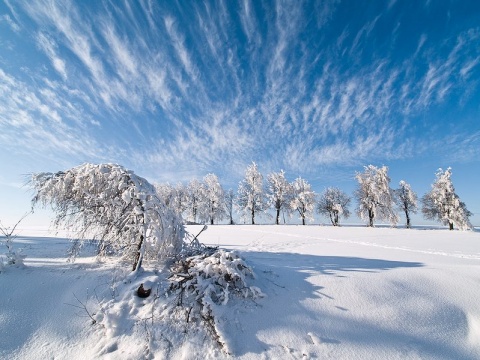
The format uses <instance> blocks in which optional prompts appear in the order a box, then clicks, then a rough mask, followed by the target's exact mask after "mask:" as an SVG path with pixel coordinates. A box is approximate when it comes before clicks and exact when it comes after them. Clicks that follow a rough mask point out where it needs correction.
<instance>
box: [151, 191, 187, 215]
mask: <svg viewBox="0 0 480 360" xmlns="http://www.w3.org/2000/svg"><path fill="white" fill-rule="evenodd" d="M155 190H156V192H157V194H158V196H159V198H160V199H161V200H163V202H164V203H165V205H166V206H167V207H168V208H170V209H172V210H173V211H175V213H177V215H178V216H180V217H182V216H183V213H184V212H185V210H187V189H186V188H185V186H184V185H183V184H181V183H179V184H177V185H176V186H172V185H170V184H168V183H167V184H155Z"/></svg>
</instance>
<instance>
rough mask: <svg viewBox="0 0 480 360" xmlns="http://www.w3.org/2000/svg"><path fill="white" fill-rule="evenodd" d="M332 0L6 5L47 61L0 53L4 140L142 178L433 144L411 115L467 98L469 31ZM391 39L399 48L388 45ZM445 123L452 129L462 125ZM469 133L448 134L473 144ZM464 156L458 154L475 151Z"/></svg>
mask: <svg viewBox="0 0 480 360" xmlns="http://www.w3.org/2000/svg"><path fill="white" fill-rule="evenodd" d="M345 6H346V5H345V4H343V3H339V2H338V1H327V2H311V1H305V2H302V4H301V5H299V3H298V2H296V1H280V0H279V1H268V2H265V3H258V2H255V1H249V0H245V1H242V2H239V3H236V2H228V1H219V2H210V1H206V2H205V3H199V2H198V3H194V4H191V6H190V5H186V4H184V3H182V2H177V3H160V4H159V3H156V2H151V1H141V2H139V3H111V2H98V3H96V4H95V5H90V6H86V5H85V4H82V3H76V2H71V1H66V2H62V3H58V2H55V1H51V0H41V1H40V0H39V1H33V2H30V1H23V2H18V3H14V4H10V8H9V9H10V12H11V13H10V14H3V15H2V17H1V19H3V20H4V21H3V22H4V23H5V24H7V26H9V27H10V28H11V29H12V31H14V32H18V33H19V36H20V35H21V36H23V39H24V41H26V42H28V41H30V43H33V44H35V47H36V49H37V50H38V51H40V52H41V53H42V54H43V55H44V56H43V58H45V56H46V58H45V59H46V60H47V61H45V62H43V63H39V64H37V65H35V66H36V68H41V69H43V70H42V71H40V72H35V71H33V70H32V69H31V68H32V65H31V64H25V65H24V68H25V69H27V70H26V71H24V72H23V73H22V72H19V73H16V72H15V71H13V70H12V67H11V66H7V65H8V64H7V65H6V62H5V61H4V62H3V63H0V71H1V72H0V86H1V88H0V89H1V92H2V100H0V126H1V127H2V130H3V134H2V135H0V141H1V144H4V145H5V144H8V145H11V144H12V142H14V144H15V147H16V148H21V149H24V150H23V151H27V152H28V151H32V150H33V149H34V148H41V149H43V151H42V152H43V153H44V154H45V156H46V157H48V156H50V155H48V154H54V153H55V154H58V156H65V157H71V156H73V158H75V159H109V158H114V159H115V161H119V162H123V163H126V164H127V165H131V166H134V167H137V166H138V167H140V168H141V169H143V170H144V171H145V172H147V173H149V174H151V176H152V177H163V176H164V175H163V174H168V176H177V177H178V179H172V180H171V181H172V182H176V181H177V180H188V177H187V176H191V175H192V174H196V175H197V176H198V177H200V176H203V175H204V174H205V173H207V172H211V171H216V172H223V173H225V174H237V173H239V170H238V169H239V168H242V167H243V166H244V165H245V164H248V163H250V162H251V161H252V160H255V161H257V162H258V163H260V164H262V163H264V164H265V165H266V167H269V168H276V169H279V168H284V169H285V170H287V171H288V170H291V171H295V172H300V173H304V174H306V175H308V174H309V173H312V172H315V169H316V168H317V167H319V166H333V165H339V164H341V165H342V164H343V165H345V166H359V165H363V164H364V163H365V162H374V161H380V162H386V161H389V160H395V159H401V158H406V157H409V156H412V154H413V152H412V150H409V149H410V148H411V147H412V146H413V147H415V148H417V149H419V148H421V149H427V150H431V149H432V147H431V146H430V147H429V146H427V145H425V144H426V143H427V142H428V141H427V140H426V139H425V138H422V137H418V135H417V134H415V133H413V132H412V131H409V130H408V129H411V128H412V127H421V129H420V131H421V130H423V131H426V130H427V129H430V128H432V127H433V126H432V125H434V124H435V122H436V119H433V118H432V119H431V120H428V121H424V123H423V124H420V123H416V121H417V119H418V118H422V117H423V118H424V119H425V117H426V114H428V113H429V112H430V111H431V110H432V109H433V110H435V109H437V108H439V107H442V106H444V105H445V104H453V105H454V106H458V107H462V106H467V105H468V104H470V102H472V101H473V99H475V98H477V99H478V91H479V89H478V81H476V80H475V79H477V78H479V76H480V74H479V72H480V70H479V67H480V60H479V59H480V53H479V50H478V49H480V40H479V39H480V35H479V34H480V29H479V28H471V27H465V28H462V29H460V30H459V31H458V32H456V33H449V34H448V37H446V38H445V39H443V40H442V41H437V40H434V37H433V35H432V34H430V32H429V31H428V29H422V31H420V32H419V35H418V36H416V37H411V39H410V38H408V39H407V40H405V39H406V38H407V36H406V35H405V33H406V32H407V31H408V26H407V24H408V21H407V19H404V18H403V17H402V16H407V15H402V14H404V13H403V12H401V11H399V12H398V14H399V15H398V16H397V18H395V21H391V18H389V16H392V15H391V13H392V12H393V11H394V10H397V9H398V8H400V7H401V6H402V4H401V3H400V2H394V1H392V2H390V3H389V4H384V5H383V7H379V8H375V11H371V12H368V13H365V14H364V15H362V14H358V16H356V18H355V19H352V21H351V22H349V24H348V26H346V25H344V23H345V22H344V21H343V22H342V20H344V16H345V13H346V12H347V11H348V9H345V8H344V7H345ZM419 11H424V12H427V11H428V9H424V8H422V7H420V10H419ZM6 19H9V20H6ZM12 19H13V20H12ZM14 21H15V22H14ZM12 24H14V25H17V24H21V26H22V29H24V28H25V29H26V28H28V29H29V30H28V31H23V30H22V31H20V30H19V29H20V25H17V26H18V28H17V27H15V26H12ZM339 24H340V25H339ZM384 33H388V34H392V33H395V39H394V40H384V39H383V37H382V36H383V34H384ZM0 40H1V39H0ZM402 41H403V43H402ZM376 44H380V45H378V46H374V45H376ZM382 46H383V47H385V49H383V48H382ZM397 46H403V47H405V48H407V49H409V50H408V51H404V52H403V53H402V56H401V57H395V56H393V55H392V54H393V53H394V51H393V50H395V49H396V47H397ZM372 49H373V50H372ZM382 49H383V50H382ZM392 49H393V50H392ZM382 51H383V52H382ZM52 73H54V74H55V76H53V75H51V74H52ZM25 74H30V75H29V77H30V78H33V81H29V80H27V77H26V75H25ZM466 104H467V105H466ZM34 128H35V129H38V130H33V129H34ZM456 131H457V136H458V137H459V138H461V137H462V135H463V134H464V133H466V132H467V131H468V130H467V129H466V128H462V127H461V126H460V127H459V128H458V129H457V130H456ZM35 134H36V135H35ZM432 136H444V135H443V134H442V133H441V132H440V131H439V132H438V133H436V134H434V135H432ZM12 139H14V140H12ZM469 139H470V140H469V141H467V142H459V143H460V144H464V145H462V146H465V148H468V149H472V148H474V147H475V146H476V145H478V144H479V139H478V136H477V137H471V138H469ZM432 146H433V145H432ZM439 148H440V147H439ZM436 150H438V149H436ZM467 154H471V155H468V156H466V157H465V158H464V159H463V160H464V161H467V160H468V159H470V160H471V159H473V157H474V156H476V155H478V154H476V153H475V152H474V151H473V152H472V151H469V152H467ZM417 155H418V154H417ZM172 174H173V175H172ZM175 174H177V175H175ZM232 176H233V175H232Z"/></svg>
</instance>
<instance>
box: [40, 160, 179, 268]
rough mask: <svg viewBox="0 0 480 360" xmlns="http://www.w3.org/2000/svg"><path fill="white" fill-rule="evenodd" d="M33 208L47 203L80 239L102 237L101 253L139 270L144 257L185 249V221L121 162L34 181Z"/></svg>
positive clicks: (82, 167)
mask: <svg viewBox="0 0 480 360" xmlns="http://www.w3.org/2000/svg"><path fill="white" fill-rule="evenodd" d="M31 185H32V187H33V189H34V190H35V192H36V193H35V196H34V197H33V200H32V204H33V205H36V204H42V205H43V206H46V205H47V204H49V205H51V206H52V209H53V210H54V212H55V213H56V218H55V222H54V224H55V225H56V226H61V225H64V226H66V228H67V229H69V230H71V231H74V232H75V233H76V235H77V236H78V237H79V238H81V239H85V238H87V239H92V238H93V239H99V240H100V242H99V248H98V250H99V254H100V255H107V254H109V253H112V252H113V253H115V254H120V255H123V256H124V257H126V258H128V259H130V260H131V262H132V266H133V270H138V269H139V268H140V266H141V265H142V260H143V258H144V257H146V258H149V259H158V258H160V257H164V256H172V255H176V254H179V253H180V251H181V250H182V247H183V237H184V234H185V232H184V227H183V224H182V221H181V219H180V218H179V217H178V216H177V215H176V214H175V213H174V212H173V211H171V210H170V209H168V208H167V207H166V206H165V204H164V202H163V201H162V200H160V198H159V197H158V195H157V194H156V192H155V189H154V187H153V186H152V185H151V184H150V183H149V182H148V181H147V180H145V179H144V178H141V177H139V176H137V175H135V174H134V173H133V172H132V171H129V170H126V169H125V168H123V167H122V166H120V165H116V164H100V165H94V164H83V165H80V166H77V167H74V168H72V169H69V170H66V171H61V172H57V173H38V174H34V175H33V176H32V179H31Z"/></svg>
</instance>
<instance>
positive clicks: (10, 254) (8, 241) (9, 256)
mask: <svg viewBox="0 0 480 360" xmlns="http://www.w3.org/2000/svg"><path fill="white" fill-rule="evenodd" d="M27 215H28V213H27V214H25V215H23V216H22V218H21V219H20V220H18V221H17V223H16V224H15V225H14V226H13V227H12V228H10V227H6V226H3V224H2V223H1V222H0V233H2V234H3V236H4V237H3V239H0V244H1V245H3V246H5V248H6V250H7V252H6V253H5V254H0V272H2V271H3V269H4V268H5V267H7V266H12V265H14V266H17V267H21V266H24V262H23V261H24V260H25V258H26V257H27V256H26V255H24V254H22V250H21V249H20V250H15V249H14V248H13V240H14V239H15V238H16V237H17V236H16V235H15V234H14V233H15V229H16V228H17V226H18V224H20V222H21V221H22V220H23V219H25V217H26V216H27Z"/></svg>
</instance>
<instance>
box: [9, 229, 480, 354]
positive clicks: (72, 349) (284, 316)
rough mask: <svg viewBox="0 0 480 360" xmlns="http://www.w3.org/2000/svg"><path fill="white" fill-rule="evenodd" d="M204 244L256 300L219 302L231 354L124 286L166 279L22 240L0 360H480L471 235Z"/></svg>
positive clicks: (227, 238) (243, 233)
mask: <svg viewBox="0 0 480 360" xmlns="http://www.w3.org/2000/svg"><path fill="white" fill-rule="evenodd" d="M188 229H189V230H190V231H191V232H192V233H196V232H198V231H199V229H200V227H196V226H189V227H188ZM200 240H201V241H202V242H204V243H206V244H208V245H212V246H219V247H220V248H224V249H228V250H237V251H238V252H239V253H240V254H241V255H242V256H243V257H244V259H245V260H246V262H247V263H248V264H249V265H250V266H252V267H253V269H254V272H255V274H256V278H255V279H252V280H250V283H251V285H253V286H258V287H259V288H260V289H261V290H262V291H263V293H264V294H265V295H266V296H265V297H261V298H257V299H254V300H251V299H246V300H242V299H233V298H232V299H230V301H229V302H228V303H227V304H226V305H224V306H218V308H217V315H218V319H217V320H218V322H219V324H220V325H221V328H222V334H223V336H224V338H225V341H226V343H227V344H228V348H229V351H230V353H231V355H226V354H225V353H224V352H221V351H220V350H218V349H217V348H216V345H215V343H214V342H213V341H209V340H208V339H207V338H206V335H205V333H204V332H201V331H199V332H195V331H186V332H182V331H178V330H179V326H178V324H171V326H170V325H169V324H168V323H167V322H164V323H163V324H162V325H161V326H163V327H161V328H160V329H161V331H160V332H158V331H157V332H154V331H153V330H152V329H153V327H149V326H150V324H151V319H149V313H148V312H149V311H152V312H153V310H152V306H151V301H153V300H152V297H150V298H147V299H145V300H143V299H139V298H137V297H136V296H134V290H135V289H136V288H137V287H138V282H139V281H142V282H144V281H146V280H149V281H150V282H152V281H153V282H155V281H159V279H161V278H162V277H161V274H162V269H148V268H147V269H146V270H145V273H144V274H143V276H144V278H143V280H142V279H132V278H128V277H126V276H127V272H128V268H125V270H123V267H122V266H121V264H119V263H118V262H116V261H112V260H108V261H107V262H101V263H99V262H97V261H95V258H94V257H93V256H91V255H92V254H91V253H92V249H88V248H87V249H86V252H85V253H84V255H83V256H82V257H80V258H78V259H77V261H76V262H75V263H73V264H72V263H67V262H66V257H65V253H66V249H67V248H68V242H67V240H65V239H63V238H54V237H45V236H43V237H42V236H22V234H21V233H20V236H19V238H17V239H16V242H15V246H16V248H17V249H18V248H19V247H23V248H24V253H25V254H26V255H27V258H26V259H25V264H26V266H25V267H23V268H15V267H8V268H6V269H5V271H3V272H2V273H0V289H1V291H0V358H1V359H53V358H55V359H93V358H100V359H102V358H103V359H141V358H144V357H146V356H149V357H152V358H153V357H154V358H155V359H157V358H158V359H162V358H165V359H167V358H175V359H177V358H178V359H181V358H184V359H195V358H199V359H203V358H223V357H235V358H239V359H289V358H292V359H302V358H311V359H314V358H318V359H325V358H329V359H479V358H480V301H479V299H480V233H479V232H460V231H448V230H446V229H412V230H407V229H391V228H373V229H372V228H366V227H355V226H345V227H340V228H333V227H329V226H292V225H290V226H288V225H287V226H273V225H272V226H269V225H256V226H247V225H239V226H222V225H217V226H209V227H208V229H207V230H206V231H204V232H203V233H202V234H201V235H200ZM1 251H3V249H1ZM89 252H90V253H89ZM161 288H162V286H161V285H158V286H157V288H156V289H161ZM80 302H81V303H80ZM82 303H83V304H84V305H85V307H86V310H88V312H89V313H90V314H91V315H92V316H93V318H94V319H95V320H97V324H95V325H92V319H90V318H89V317H88V314H87V311H86V310H85V309H83V305H82ZM147 309H148V311H147ZM107 314H108V316H107ZM107 317H108V319H107ZM150 317H151V316H150ZM107 320H108V321H107ZM157 330H158V328H157Z"/></svg>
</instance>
